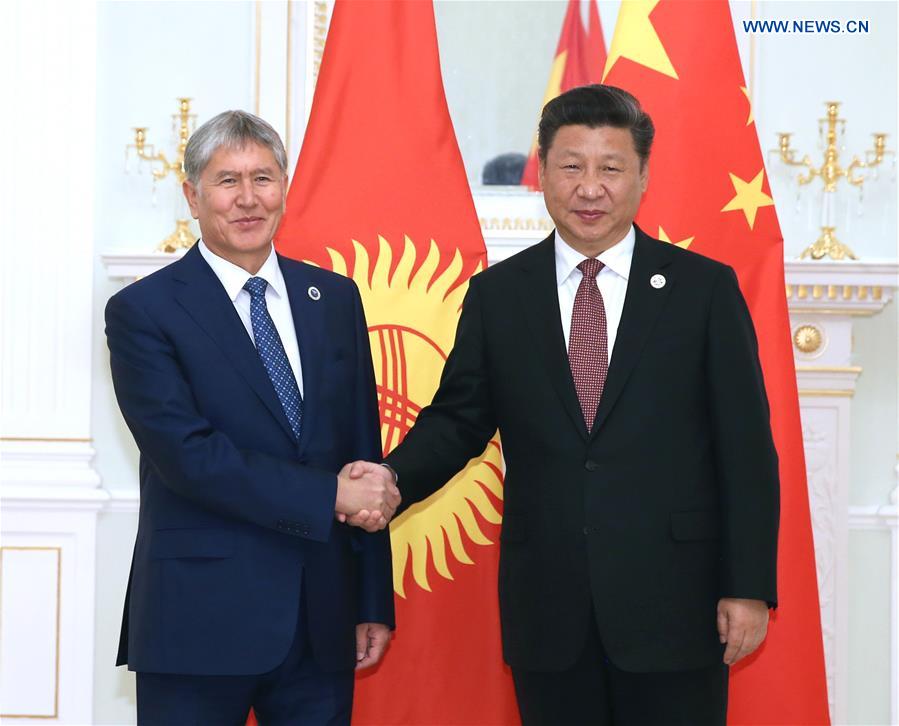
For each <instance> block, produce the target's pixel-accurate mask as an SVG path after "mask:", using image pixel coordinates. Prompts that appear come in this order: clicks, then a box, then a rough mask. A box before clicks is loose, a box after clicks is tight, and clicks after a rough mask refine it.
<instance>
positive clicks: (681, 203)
mask: <svg viewBox="0 0 899 726" xmlns="http://www.w3.org/2000/svg"><path fill="white" fill-rule="evenodd" d="M604 82H605V83H608V84H611V85H613V86H619V87H621V88H625V89H627V90H629V91H630V92H632V93H633V94H634V95H635V96H637V98H639V99H640V101H641V103H642V104H643V106H644V108H645V109H646V111H647V112H648V113H649V114H650V115H651V116H652V118H653V121H654V122H655V125H656V140H655V144H654V147H653V150H652V157H651V160H650V173H649V179H650V182H649V189H648V191H647V193H646V196H645V197H644V199H643V203H642V206H641V208H640V213H639V215H638V217H637V222H638V223H639V224H640V225H641V226H642V227H643V229H644V230H646V231H647V232H648V233H650V234H652V235H654V236H657V237H659V238H661V239H663V240H665V241H668V242H671V243H672V244H677V245H679V246H681V247H686V248H688V249H690V250H692V251H695V252H699V253H701V254H704V255H707V256H709V257H713V258H715V259H717V260H720V261H722V262H725V263H727V264H728V265H731V266H732V267H733V268H734V269H735V270H736V272H737V276H738V277H739V280H740V286H741V288H742V290H743V294H744V295H745V297H746V300H747V302H748V304H749V308H750V311H751V313H752V318H753V321H754V322H755V327H756V331H757V333H758V338H759V347H760V355H761V362H762V368H763V370H764V374H765V386H766V388H767V392H768V399H769V401H770V404H771V425H772V428H773V431H774V441H775V444H776V446H777V452H778V455H779V458H780V481H781V520H780V543H779V555H778V595H779V598H780V603H779V606H778V608H777V610H776V611H775V612H774V613H773V615H772V618H771V623H770V626H769V630H768V638H767V640H766V641H765V643H764V644H763V646H762V647H761V648H760V649H759V651H757V653H755V654H754V655H753V656H751V657H749V658H748V659H746V660H745V661H743V662H741V663H739V664H738V665H737V666H736V667H735V668H733V669H732V670H731V681H730V686H731V688H730V707H729V713H728V722H729V723H731V724H790V725H791V726H795V725H796V724H826V723H828V722H829V718H828V709H827V689H826V681H825V672H824V654H823V647H822V641H821V620H820V614H819V613H820V611H819V606H818V587H817V581H816V577H815V553H814V549H813V544H812V530H811V522H810V518H809V504H808V492H807V488H806V487H807V485H806V479H805V463H804V460H803V448H802V434H801V430H800V422H799V403H798V398H797V391H796V377H795V371H794V368H793V355H792V348H791V343H790V332H789V319H788V316H787V303H786V295H785V290H784V265H783V254H784V253H783V239H782V237H781V233H780V228H779V226H778V223H777V215H776V213H775V209H774V206H773V205H774V202H773V201H772V199H771V196H770V194H771V192H770V189H769V186H768V180H767V179H766V177H765V167H764V164H763V161H762V154H761V151H760V149H759V140H758V136H757V133H756V128H755V124H754V123H753V117H752V108H751V107H750V103H749V93H748V91H747V88H746V84H745V81H744V79H743V72H742V69H741V66H740V58H739V56H738V54H737V44H736V39H735V36H734V29H733V22H732V20H731V16H730V9H729V6H728V3H727V2H726V1H725V0H717V1H715V2H708V1H700V2H697V1H692V0H678V2H674V0H661V1H659V0H655V1H652V0H650V1H648V2H646V1H641V2H625V3H622V4H621V10H620V13H619V16H618V22H617V25H616V27H615V34H614V37H613V40H612V44H611V47H610V49H609V57H608V61H607V63H606V75H605V79H604ZM734 415H735V416H739V415H740V414H739V411H734Z"/></svg>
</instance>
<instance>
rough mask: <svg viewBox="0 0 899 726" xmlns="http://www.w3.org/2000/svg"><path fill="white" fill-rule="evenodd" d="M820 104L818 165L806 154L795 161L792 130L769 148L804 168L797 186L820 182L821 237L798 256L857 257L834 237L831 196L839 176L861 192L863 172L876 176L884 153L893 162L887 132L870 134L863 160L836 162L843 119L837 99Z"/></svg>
mask: <svg viewBox="0 0 899 726" xmlns="http://www.w3.org/2000/svg"><path fill="white" fill-rule="evenodd" d="M824 105H825V106H826V108H827V117H826V118H822V119H818V133H819V135H820V136H821V138H822V142H823V145H824V158H823V161H822V163H821V164H820V166H816V165H815V164H814V163H813V162H812V160H811V157H810V156H809V155H808V154H806V155H805V156H803V157H802V159H800V160H797V158H796V151H795V150H794V149H793V147H792V145H791V142H790V137H791V136H792V133H778V134H777V136H778V148H777V149H774V150H772V151H773V152H774V153H776V154H777V155H778V158H779V160H780V162H781V163H783V164H785V165H787V166H795V167H802V168H804V169H805V170H806V171H805V173H800V174H799V175H798V176H797V177H796V182H797V184H799V186H800V187H801V186H805V185H807V184H811V183H812V181H813V180H814V179H816V178H818V179H820V180H821V182H822V183H823V185H824V197H823V201H824V208H823V219H824V223H823V225H822V226H821V236H820V237H818V239H817V240H815V242H814V243H813V244H812V245H810V246H809V247H807V248H806V249H805V250H804V251H803V252H802V254H801V255H799V258H800V259H803V258H806V257H811V258H812V259H813V260H820V259H823V258H825V257H830V258H831V259H834V260H842V259H845V258H847V257H848V258H850V259H853V260H857V259H858V257H856V255H855V253H853V251H852V250H851V249H850V248H849V247H848V246H846V245H845V244H843V243H842V242H840V241H839V240H838V239H837V236H836V225H835V223H834V221H833V217H834V211H833V210H834V199H833V197H834V195H835V194H836V192H837V189H838V185H839V181H840V179H845V180H846V182H847V183H848V184H849V185H851V186H853V187H857V188H858V189H859V194H861V190H862V187H863V186H864V184H865V182H866V181H867V180H868V179H869V177H870V176H871V175H870V174H866V173H863V171H864V170H875V171H874V175H876V168H877V167H878V166H879V165H880V164H881V163H882V162H883V160H884V157H885V156H886V155H887V154H891V155H893V157H894V163H895V154H894V152H892V151H890V150H887V148H886V137H887V134H884V133H875V134H873V136H874V144H873V148H872V149H869V150H867V151H866V152H865V154H864V160H862V159H860V158H859V157H858V156H853V157H852V161H851V162H850V163H849V165H848V166H846V167H843V166H842V165H841V164H840V151H841V150H845V149H841V147H840V145H839V142H838V139H839V138H841V137H842V136H843V135H844V134H845V130H846V120H845V119H842V118H840V117H839V112H840V102H839V101H827V102H826V103H825V104H824Z"/></svg>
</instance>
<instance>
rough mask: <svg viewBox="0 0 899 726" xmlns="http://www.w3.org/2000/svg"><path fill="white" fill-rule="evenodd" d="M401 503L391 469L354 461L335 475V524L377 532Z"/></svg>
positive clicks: (384, 525)
mask: <svg viewBox="0 0 899 726" xmlns="http://www.w3.org/2000/svg"><path fill="white" fill-rule="evenodd" d="M400 500H401V497H400V490H399V489H398V488H397V486H396V479H395V478H394V474H393V471H392V470H391V469H388V468H387V467H386V466H381V464H373V463H371V462H369V461H354V462H352V463H350V464H347V465H346V466H344V467H343V469H341V470H340V473H339V474H338V475H337V501H336V503H335V505H334V510H335V512H334V516H335V517H336V519H337V521H338V522H346V523H347V524H351V525H353V526H354V527H362V529H364V530H365V531H366V532H377V531H378V530H379V529H384V527H386V526H387V523H388V522H389V521H390V518H391V517H392V516H393V513H394V512H395V511H396V508H397V507H398V506H399V505H400Z"/></svg>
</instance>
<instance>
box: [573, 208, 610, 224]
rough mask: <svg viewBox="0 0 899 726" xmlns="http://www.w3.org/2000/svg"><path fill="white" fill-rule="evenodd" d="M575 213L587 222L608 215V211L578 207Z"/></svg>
mask: <svg viewBox="0 0 899 726" xmlns="http://www.w3.org/2000/svg"><path fill="white" fill-rule="evenodd" d="M574 213H575V214H576V215H577V216H578V217H580V218H581V219H582V220H584V221H585V222H595V221H596V220H597V219H600V218H601V217H604V216H605V215H606V212H603V211H601V210H599V209H576V210H574Z"/></svg>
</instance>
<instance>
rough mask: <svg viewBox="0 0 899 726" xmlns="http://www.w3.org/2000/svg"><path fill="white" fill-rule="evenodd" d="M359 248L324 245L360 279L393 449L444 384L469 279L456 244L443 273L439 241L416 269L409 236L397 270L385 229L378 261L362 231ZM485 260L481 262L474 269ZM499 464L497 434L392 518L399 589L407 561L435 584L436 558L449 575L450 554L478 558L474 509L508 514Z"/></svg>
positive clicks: (463, 559) (479, 534)
mask: <svg viewBox="0 0 899 726" xmlns="http://www.w3.org/2000/svg"><path fill="white" fill-rule="evenodd" d="M353 249H354V252H355V264H354V266H353V269H352V270H350V269H348V266H347V261H346V259H345V258H344V257H343V255H342V254H340V253H339V252H337V251H335V250H333V249H330V248H329V249H328V250H327V251H328V255H329V256H330V258H331V266H332V269H333V270H334V271H335V272H337V273H339V274H341V275H345V276H347V277H351V278H352V279H353V280H355V282H356V284H357V285H358V286H359V291H360V293H361V294H362V303H363V305H364V306H365V316H366V319H367V321H368V331H369V339H370V341H371V349H372V359H373V361H374V368H375V378H376V382H377V390H378V408H379V411H380V415H381V443H382V445H383V449H384V452H385V454H386V453H387V452H389V451H391V450H392V449H393V448H394V447H395V446H396V445H397V444H399V442H400V441H402V439H403V437H404V436H405V435H406V433H408V431H409V429H410V428H412V424H413V423H414V422H415V419H416V417H417V416H418V414H419V412H420V411H421V409H422V408H424V407H425V406H426V405H427V404H428V403H430V401H431V399H432V398H433V396H434V392H435V391H436V390H437V384H438V383H439V381H440V373H441V371H442V370H443V364H444V362H445V361H446V358H447V355H448V354H449V352H450V350H451V349H452V346H453V339H454V337H455V334H456V323H457V322H458V319H459V310H460V308H461V305H462V299H463V298H464V297H465V292H466V290H467V289H468V280H467V278H466V279H465V280H464V281H462V280H461V273H462V268H463V260H462V255H461V254H460V253H459V250H456V251H455V253H454V254H453V256H452V259H451V260H450V262H449V265H448V266H447V267H446V268H445V269H443V270H442V271H441V272H440V273H439V274H437V270H438V268H439V267H440V263H441V261H442V257H441V252H440V250H439V249H438V247H437V245H436V243H435V242H434V240H431V243H430V246H429V248H428V253H427V255H426V256H425V259H424V260H423V261H422V262H421V264H420V266H418V267H417V269H416V263H417V262H418V260H417V254H416V248H415V245H414V244H413V242H412V240H411V239H409V237H408V236H407V237H405V239H404V246H403V252H402V255H401V256H400V258H399V261H398V262H397V264H396V269H395V270H394V271H393V273H392V274H391V268H392V267H393V262H394V253H393V248H392V247H391V245H390V243H389V242H388V241H387V240H386V239H384V238H383V237H380V236H379V237H378V255H377V258H376V259H375V260H374V261H372V259H371V258H370V256H369V253H368V250H366V248H365V247H364V246H363V245H361V244H360V243H359V242H357V241H356V240H353ZM481 269H482V265H480V264H479V265H478V268H477V269H476V270H475V272H478V271H480V270H481ZM501 467H502V454H501V451H500V446H499V437H498V436H494V438H493V439H492V440H491V441H490V443H489V444H488V446H487V448H486V450H485V451H484V453H483V454H482V455H481V456H480V457H478V458H476V459H472V461H471V462H469V464H468V466H467V467H466V468H465V469H463V470H462V471H461V472H459V474H457V475H456V476H455V477H454V478H453V479H452V480H450V482H449V483H448V485H447V486H445V487H443V488H442V489H441V490H440V491H438V492H437V493H435V494H434V495H432V496H431V497H429V498H428V499H426V500H425V501H423V502H420V503H418V504H416V505H414V506H412V507H410V508H409V509H408V510H407V511H406V512H404V513H403V514H402V515H401V516H399V517H397V518H396V519H394V520H393V522H391V525H390V541H391V545H392V548H393V587H394V590H395V591H396V593H397V594H398V595H399V596H400V597H405V596H406V595H405V585H404V578H405V574H406V569H407V567H409V566H411V568H412V577H413V579H414V581H415V583H416V584H417V585H418V586H419V587H421V588H422V589H423V590H427V591H428V592H430V590H431V587H430V585H429V583H428V566H429V565H431V566H433V568H434V570H436V571H437V573H438V574H439V575H441V576H442V577H445V578H446V579H448V580H452V579H453V575H452V571H451V568H450V561H451V559H450V557H449V554H452V559H453V560H455V561H456V562H458V563H461V564H465V565H470V564H474V561H473V560H472V558H471V557H470V556H469V554H468V551H467V550H466V548H465V539H466V538H467V539H468V540H469V541H470V542H472V543H474V544H476V545H490V544H493V543H492V542H491V541H490V539H489V538H488V537H487V536H486V535H485V534H484V532H483V531H482V529H481V527H480V525H479V523H478V520H477V518H476V516H475V513H477V514H479V515H480V517H481V518H482V519H484V520H485V521H487V522H490V523H492V524H499V523H500V522H501V520H502V516H501V514H500V512H499V510H498V509H497V507H496V505H495V504H494V501H493V500H492V499H491V497H490V496H488V494H487V492H490V494H492V495H493V497H495V499H496V500H499V501H501V500H502V496H503V479H502V469H501ZM463 532H464V533H465V535H466V538H463ZM447 545H449V547H448V549H449V552H447Z"/></svg>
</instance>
